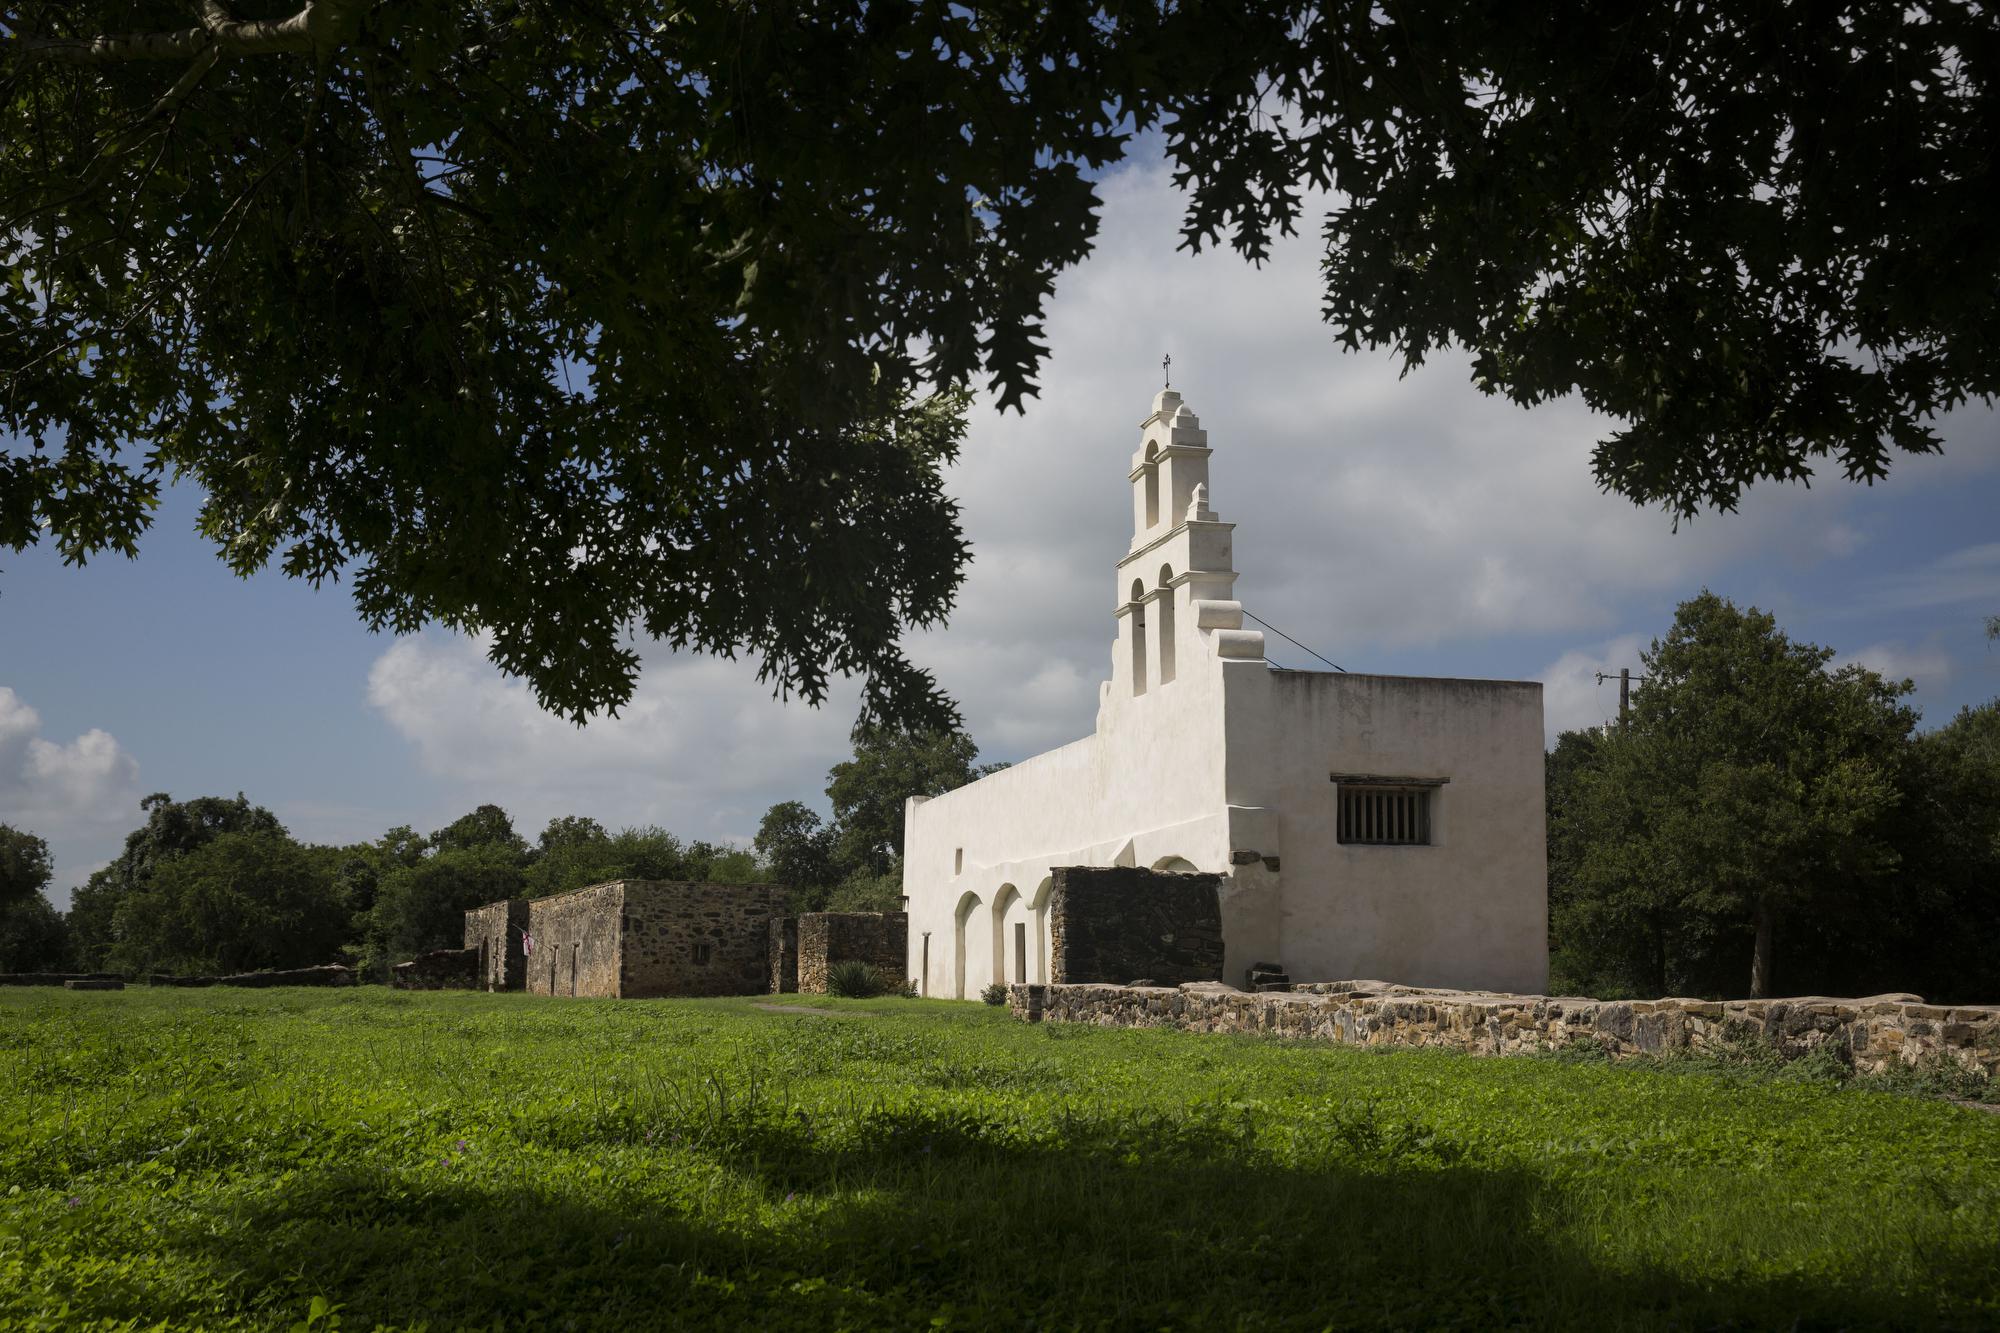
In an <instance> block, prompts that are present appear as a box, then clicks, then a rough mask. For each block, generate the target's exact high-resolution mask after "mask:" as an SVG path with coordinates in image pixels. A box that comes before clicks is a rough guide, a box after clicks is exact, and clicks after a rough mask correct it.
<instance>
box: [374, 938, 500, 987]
mask: <svg viewBox="0 0 2000 1333" xmlns="http://www.w3.org/2000/svg"><path fill="white" fill-rule="evenodd" d="M390 971H391V973H392V975H391V977H390V979H389V984H390V985H391V986H393V987H395V988H396V989H397V990H476V989H478V987H479V983H480V977H479V946H478V945H476V944H475V945H473V946H472V947H471V948H469V949H433V950H431V951H430V952H429V953H420V954H418V955H417V956H416V957H415V958H412V959H411V960H410V961H409V962H407V963H398V964H396V966H395V967H394V968H392V969H390Z"/></svg>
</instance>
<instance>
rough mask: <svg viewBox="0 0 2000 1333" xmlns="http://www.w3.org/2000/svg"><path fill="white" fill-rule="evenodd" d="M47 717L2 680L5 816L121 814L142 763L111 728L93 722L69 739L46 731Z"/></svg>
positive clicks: (0, 776)
mask: <svg viewBox="0 0 2000 1333" xmlns="http://www.w3.org/2000/svg"><path fill="white" fill-rule="evenodd" d="M41 730H42V718H41V714H39V713H37V712H36V711H35V710H34V709H33V708H31V707H29V706H28V702H27V700H25V699H23V698H22V697H21V696H20V695H18V694H16V693H15V692H14V691H13V690H12V689H10V688H8V687H6V686H4V685H0V818H6V819H8V820H9V821H10V822H11V821H16V820H18V821H21V822H25V823H33V824H35V825H37V828H36V831H37V832H42V831H43V830H44V829H45V828H46V827H47V826H48V825H49V824H50V823H51V822H56V823H61V824H64V825H68V824H72V823H78V822H94V821H99V820H104V819H108V818H122V817H123V816H124V815H125V814H126V812H127V809H128V808H129V807H130V805H131V804H132V795H133V792H134V791H135V789H136V788H137V786H138V782H139V763H138V761H137V760H136V759H134V758H133V757H132V756H131V755H129V754H127V753H126V752H125V749H124V747H123V746H121V745H119V743H118V741H117V739H116V738H115V737H113V736H112V735H111V734H110V733H109V732H107V731H102V730H99V729H97V728H92V729H91V730H89V731H86V732H84V733H83V734H82V735H81V736H78V737H77V738H76V739H75V740H73V741H70V742H69V743H68V744H57V743H56V742H54V741H51V740H47V739H45V738H44V737H43V736H42V735H41Z"/></svg>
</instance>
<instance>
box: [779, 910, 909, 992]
mask: <svg viewBox="0 0 2000 1333" xmlns="http://www.w3.org/2000/svg"><path fill="white" fill-rule="evenodd" d="M909 940H910V918H909V917H908V916H907V915H905V914H904V913H902V912H808V913H806V914H805V915H804V916H802V917H800V918H799V923H798V966H797V973H798V975H797V986H798V990H799V993H800V994H802V995H824V994H826V990H827V982H828V979H829V978H831V977H832V975H833V969H834V968H836V967H838V966H839V965H840V964H842V963H846V962H859V963H866V964H867V965H868V966H869V967H872V968H874V969H875V971H876V972H877V973H878V974H879V975H880V976H881V977H882V980H883V984H885V985H890V986H894V987H896V988H897V989H898V990H900V989H902V986H903V968H904V965H905V963H906V961H907V960H908V958H909V953H910V943H909Z"/></svg>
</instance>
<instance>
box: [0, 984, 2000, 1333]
mask: <svg viewBox="0 0 2000 1333" xmlns="http://www.w3.org/2000/svg"><path fill="white" fill-rule="evenodd" d="M763 1003H767V1004H768V1003H771V1002H768V1001H767V1002H763ZM782 1003H783V1005H784V1007H783V1008H782V1010H781V1011H779V1012H772V1011H771V1010H770V1009H768V1008H759V1007H757V1004H758V1002H753V1001H750V1000H727V1001H648V1002H623V1003H620V1002H615V1001H588V1000H585V1001H561V1000H546V999H535V998H531V997H527V996H515V995H508V996H485V995H470V994H450V993H445V994H436V993H431V994H405V993H396V992H387V991H383V990H379V989H374V988H370V989H365V990H359V991H353V992H346V993H342V992H309V991H264V992H243V991H237V992H229V991H180V992H149V991H145V990H128V991H125V992H122V993H112V994H68V993H62V992H49V991H13V992H0V1107H4V1112H5V1114H4V1116H3V1117H0V1326H4V1327H7V1328H62V1329H72V1328H81V1327H114V1326H115V1327H124V1326H128V1325H130V1326H136V1327H151V1326H153V1325H155V1324H158V1323H160V1322H162V1321H164V1322H165V1324H167V1325H168V1326H172V1327H200V1328H225V1327H238V1326H242V1327H265V1328H294V1327H300V1326H304V1325H306V1324H307V1323H308V1321H310V1327H311V1328H313V1329H324V1328H332V1327H339V1328H343V1329H350V1330H351V1329H358V1328H372V1327H375V1326H378V1325H386V1326H397V1327H401V1326H410V1325H424V1324H427V1325H428V1326H429V1327H431V1328H434V1329H456V1328H466V1327H482V1328H484V1327H502V1326H504V1327H512V1328H528V1327H533V1328H545V1327H547V1328H566V1327H574V1328H635V1327H717V1328H763V1329H788V1328H820V1327H827V1328H832V1327H846V1328H856V1329H871V1328H911V1327H924V1328H928V1327H935V1328H1030V1327H1033V1328H1099V1327H1109V1328H1146V1329H1153V1328H1170V1327H1171V1328H1187V1329H1216V1328H1243V1329H1259V1330H1262V1329H1270V1328H1320V1327H1329V1326H1330V1327H1336V1328H1346V1327H1364V1328H1378V1327H1379V1328H1427V1327H1465V1328H1490V1327H1495V1326H1503V1325H1518V1326H1532V1327H1546V1326H1565V1327H1576V1328H1591V1329H1598V1328H1617V1327H1632V1328H1711V1327H1718V1326H1721V1327H1737V1326H1744V1327H1763V1326H1774V1327H1802V1328H1837V1327H1873V1326H1891V1325H1893V1326H1897V1327H1925V1326H1947V1327H1968V1328H1970V1327H1993V1326H1995V1325H1996V1324H2000V1116H1996V1115H1992V1114H1989V1113H1986V1112H1984V1111H1981V1110H1977V1109H1972V1108H1967V1107H1963V1106H1955V1105H1950V1104H1947V1103H1943V1102H1939V1101H1933V1100H1925V1099H1921V1098H1918V1097H1913V1096H1905V1095H1898V1094H1893V1093H1886V1092H1875V1091H1859V1090H1855V1089H1852V1088H1841V1087H1838V1086H1834V1085H1830V1084H1827V1083H1821V1082H1814V1081H1812V1080H1810V1079H1808V1078H1800V1077H1797V1076H1796V1075H1794V1076H1788V1077H1781V1078H1775V1079H1774V1078H1771V1077H1769V1076H1768V1075H1764V1074H1757V1075H1752V1074H1750V1073H1744V1074H1741V1075H1731V1074H1729V1073H1728V1072H1727V1071H1721V1072H1717V1071H1714V1070H1699V1069H1693V1068H1689V1069H1671V1068H1669V1069H1659V1068H1637V1067H1626V1066H1619V1067H1614V1066H1608V1065H1604V1064H1599V1063H1579V1062H1571V1061H1563V1060H1556V1059H1508V1060H1476V1059H1471V1058H1467V1057H1462V1056H1455V1055H1448V1054H1442V1053H1438V1054H1433V1053H1428V1052H1403V1053H1370V1052H1362V1051H1353V1050H1341V1049H1333V1048H1327V1047H1320V1046H1305V1045H1291V1044H1279V1043H1271V1042H1258V1041H1254V1040H1249V1039H1234V1038H1220V1037H1202V1036H1191V1035H1186V1034H1180V1033H1171V1032H1132V1031H1114V1030H1104V1029H1095V1028H1080V1027H1064V1026H1029V1025H1026V1024H1020V1023H1016V1022H1014V1021H1013V1020H1011V1019H1010V1018H1008V1017H1007V1015H1006V1014H1005V1013H1004V1012H1003V1011H1001V1010H997V1009H991V1008H987V1007H985V1006H983V1005H957V1004H949V1003H943V1002H926V1001H914V1000H899V999H884V1000H876V1001H859V1002H845V1001H839V1000H827V999H823V998H820V997H813V998H812V999H811V1001H810V1002H809V1004H798V1003H793V1002H792V1001H791V1000H790V999H788V1000H787V1001H785V1002H782ZM813 1009H818V1010H823V1011H833V1012H821V1013H815V1012H811V1010H813ZM316 1310H317V1311H318V1312H319V1313H317V1314H315V1311H316Z"/></svg>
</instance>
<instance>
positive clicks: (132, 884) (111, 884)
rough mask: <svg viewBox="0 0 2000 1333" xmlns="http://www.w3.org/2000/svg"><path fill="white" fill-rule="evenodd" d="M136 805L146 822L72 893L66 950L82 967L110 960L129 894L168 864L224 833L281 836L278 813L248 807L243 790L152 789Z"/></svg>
mask: <svg viewBox="0 0 2000 1333" xmlns="http://www.w3.org/2000/svg"><path fill="white" fill-rule="evenodd" d="M139 808H140V809H141V810H143V811H144V812H145V815H146V822H145V823H144V824H142V825H141V826H140V827H138V828H136V829H134V830H133V831H132V832H130V833H128V834H126V835H125V846H124V849H123V850H122V851H121V852H120V853H119V855H118V857H117V859H116V860H114V861H112V863H111V864H110V865H108V866H105V867H104V868H103V869H102V870H98V871H96V872H94V873H93V874H92V875H91V876H90V879H89V880H88V881H87V882H85V883H84V884H83V885H82V887H80V888H78V889H77V890H76V891H75V892H74V893H72V894H71V895H70V904H69V913H68V922H69V932H70V948H71V950H72V952H73V953H74V955H75V958H76V961H78V962H79V963H81V964H82V965H83V966H85V967H91V968H95V967H103V966H105V965H106V964H107V963H108V962H109V961H110V959H111V956H112V953H113V950H114V947H115V945H116V944H117V941H118V934H119V922H118V913H119V909H120V908H121V907H122V906H123V905H124V904H125V902H126V901H127V900H128V899H129V898H131V896H132V895H134V894H136V893H142V892H145V891H146V890H148V889H150V888H151V887H152V883H153V877H154V876H155V875H156V874H158V873H159V870H160V868H161V867H162V866H164V865H166V864H167V863H168V862H170V861H172V860H174V859H175V858H177V857H181V856H186V855H187V854H188V853H190V852H193V851H197V850H199V849H200V848H202V847H205V846H207V845H208V844H209V843H211V842H213V841H214V840H215V839H217V838H219V837H221V836H222V835H223V834H225V833H274V834H278V835H280V836H284V835H285V828H284V826H283V825H282V824H280V823H279V822H278V817H277V816H276V815H274V814H272V813H271V812H270V811H269V810H266V809H265V808H264V807H263V806H261V805H252V804H251V803H250V802H249V800H248V799H247V798H245V796H244V795H243V793H242V792H238V793H236V798H235V799H234V800H230V799H228V798H226V797H221V796H197V797H195V798H194V799H193V800H190V801H176V800H175V799H174V798H173V797H172V796H171V795H169V794H168V793H166V792H163V791H162V792H154V793H153V794H152V795H150V796H148V797H146V798H144V799H143V800H141V801H140V802H139Z"/></svg>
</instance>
